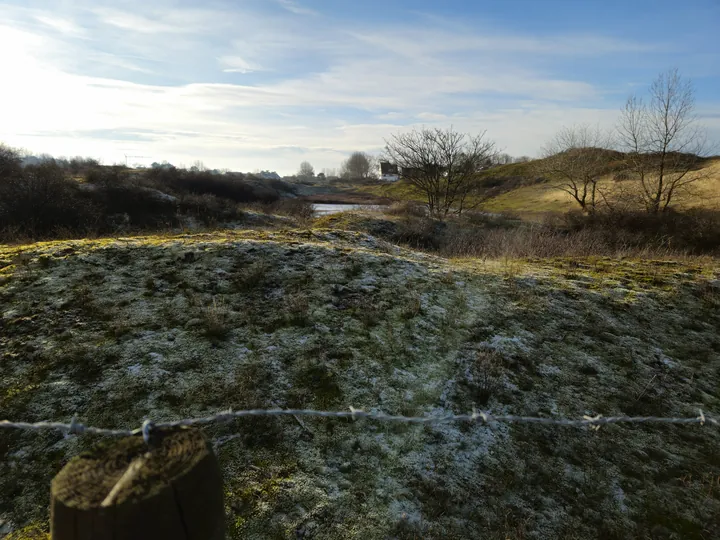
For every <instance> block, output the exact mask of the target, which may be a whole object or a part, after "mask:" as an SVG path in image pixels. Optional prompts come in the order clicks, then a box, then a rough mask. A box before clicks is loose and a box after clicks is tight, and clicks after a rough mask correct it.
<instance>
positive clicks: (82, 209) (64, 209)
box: [0, 162, 98, 238]
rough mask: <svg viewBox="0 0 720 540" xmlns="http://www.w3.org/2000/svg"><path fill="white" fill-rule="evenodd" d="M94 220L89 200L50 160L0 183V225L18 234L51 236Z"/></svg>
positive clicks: (30, 167) (89, 223)
mask: <svg viewBox="0 0 720 540" xmlns="http://www.w3.org/2000/svg"><path fill="white" fill-rule="evenodd" d="M97 220H98V211H97V208H96V206H95V205H94V204H93V203H92V201H88V200H87V199H86V198H85V197H84V196H83V194H81V193H80V190H79V189H78V186H77V184H76V183H75V182H73V181H72V180H68V179H67V178H66V177H65V173H64V172H63V170H62V169H61V168H60V167H59V166H58V165H56V164H55V163H54V162H46V163H42V164H40V165H29V166H27V167H25V169H24V170H22V171H21V172H20V173H15V174H14V176H10V177H5V178H3V179H2V181H1V182H0V228H3V229H5V230H10V229H14V230H15V231H16V233H17V234H20V235H21V236H28V237H31V238H37V237H49V236H50V237H51V236H54V235H57V233H58V231H59V230H71V231H76V230H86V229H87V228H88V227H93V226H95V224H96V223H97Z"/></svg>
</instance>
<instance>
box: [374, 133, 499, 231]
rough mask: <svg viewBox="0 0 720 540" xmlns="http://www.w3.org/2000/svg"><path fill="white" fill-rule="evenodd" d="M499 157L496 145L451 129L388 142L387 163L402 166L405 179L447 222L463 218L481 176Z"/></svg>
mask: <svg viewBox="0 0 720 540" xmlns="http://www.w3.org/2000/svg"><path fill="white" fill-rule="evenodd" d="M494 154H495V143H494V142H493V141H490V140H487V139H486V138H485V132H483V133H481V134H480V135H477V136H471V135H467V134H464V133H458V132H457V131H454V130H453V128H450V129H438V128H435V129H427V128H423V129H421V130H419V131H418V130H413V131H411V132H409V133H402V134H399V135H393V136H392V137H391V138H390V139H389V140H387V139H386V140H385V156H384V159H386V160H387V161H389V162H391V163H395V164H397V165H398V167H399V168H400V171H401V176H402V177H403V178H404V179H406V180H407V181H408V182H410V183H411V184H413V185H414V186H415V187H417V188H418V189H420V190H421V191H422V192H423V193H424V195H425V197H426V204H427V207H428V210H429V211H430V214H431V215H432V216H435V217H437V218H440V219H443V218H445V217H446V216H447V215H448V213H450V212H451V211H452V212H456V213H458V214H460V213H461V212H462V211H463V209H464V208H465V207H466V202H467V199H468V196H469V195H470V194H471V193H472V192H473V191H474V190H475V189H476V188H477V185H478V179H477V173H478V171H480V170H481V169H482V167H483V165H484V164H485V163H486V162H487V160H488V159H489V158H491V157H492V156H494Z"/></svg>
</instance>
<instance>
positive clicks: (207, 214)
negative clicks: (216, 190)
mask: <svg viewBox="0 0 720 540" xmlns="http://www.w3.org/2000/svg"><path fill="white" fill-rule="evenodd" d="M178 209H179V211H180V212H181V213H182V214H184V215H188V216H192V217H193V218H196V219H198V220H200V221H201V222H202V223H203V224H205V225H215V224H217V223H218V222H227V221H234V220H239V219H242V217H243V215H244V214H243V212H242V210H240V208H239V207H238V204H237V203H236V202H234V201H231V200H229V199H221V198H219V197H217V196H215V195H211V194H209V193H205V194H203V195H197V194H194V193H191V194H188V195H183V196H182V197H181V198H180V201H179V203H178Z"/></svg>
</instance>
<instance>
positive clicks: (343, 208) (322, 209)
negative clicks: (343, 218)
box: [313, 203, 378, 216]
mask: <svg viewBox="0 0 720 540" xmlns="http://www.w3.org/2000/svg"><path fill="white" fill-rule="evenodd" d="M313 208H314V209H315V215H316V216H325V215H327V214H337V213H338V212H347V211H348V210H359V209H361V208H369V209H373V208H378V207H377V206H373V205H367V204H319V203H318V204H313Z"/></svg>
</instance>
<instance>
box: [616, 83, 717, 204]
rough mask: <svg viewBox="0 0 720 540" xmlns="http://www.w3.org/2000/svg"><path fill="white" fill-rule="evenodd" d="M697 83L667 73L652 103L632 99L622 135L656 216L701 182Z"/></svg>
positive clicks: (630, 163) (628, 158) (631, 167)
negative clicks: (678, 195)
mask: <svg viewBox="0 0 720 540" xmlns="http://www.w3.org/2000/svg"><path fill="white" fill-rule="evenodd" d="M694 110H695V93H694V89H693V86H692V82H691V81H689V80H683V79H682V77H681V76H680V74H679V73H678V71H677V69H671V70H669V71H668V72H666V73H662V74H660V75H659V76H658V78H657V79H655V81H654V82H653V83H652V85H651V86H650V96H649V102H648V103H645V102H644V101H643V100H642V99H641V98H638V97H636V96H631V97H630V98H628V100H627V103H626V104H625V108H624V109H623V112H622V117H621V121H620V125H619V127H618V131H619V133H620V141H621V143H622V146H623V150H625V151H626V153H627V154H626V165H627V168H628V171H629V172H630V174H631V176H632V177H634V179H636V180H637V182H638V183H639V185H640V196H641V197H642V200H643V202H644V203H645V207H646V209H647V211H648V212H649V213H651V214H658V213H660V212H666V211H667V209H668V208H669V207H670V204H671V202H672V200H673V197H674V196H675V195H676V194H677V192H678V191H680V190H682V189H685V188H687V187H688V186H689V185H690V184H692V183H693V182H696V181H697V180H699V179H700V175H699V174H698V173H697V172H694V170H695V169H696V168H697V166H698V165H699V163H700V161H701V160H702V157H701V156H702V155H703V154H704V151H705V141H706V135H705V132H704V130H703V129H702V128H701V127H700V126H699V125H698V124H697V120H696V117H695V114H694Z"/></svg>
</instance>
